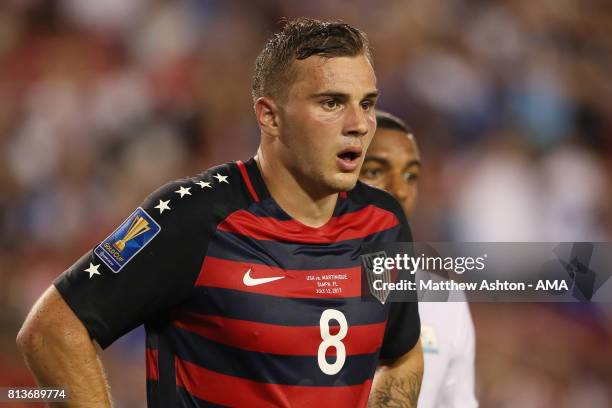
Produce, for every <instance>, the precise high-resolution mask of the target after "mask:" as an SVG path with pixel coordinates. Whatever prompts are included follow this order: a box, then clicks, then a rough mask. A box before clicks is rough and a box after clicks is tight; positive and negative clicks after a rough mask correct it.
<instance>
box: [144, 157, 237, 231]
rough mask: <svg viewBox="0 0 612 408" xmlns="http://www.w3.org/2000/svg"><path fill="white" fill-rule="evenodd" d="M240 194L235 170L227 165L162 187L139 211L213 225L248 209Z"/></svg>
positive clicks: (233, 166)
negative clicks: (234, 213) (242, 209)
mask: <svg viewBox="0 0 612 408" xmlns="http://www.w3.org/2000/svg"><path fill="white" fill-rule="evenodd" d="M244 190H245V189H244V183H243V180H242V178H241V176H240V171H239V169H238V166H237V165H236V163H235V162H229V163H224V164H221V165H218V166H214V167H211V168H209V169H207V170H204V171H203V172H201V173H199V174H197V175H193V176H188V177H184V178H181V179H177V180H173V181H170V182H168V183H166V184H164V185H162V186H161V187H159V188H158V189H157V190H155V191H154V192H153V193H152V194H150V195H149V196H148V197H147V198H146V199H145V201H144V202H143V208H145V209H146V210H147V211H148V212H150V213H151V214H152V215H153V216H154V217H155V218H162V217H161V216H163V215H165V216H166V218H172V219H173V222H177V221H178V222H181V221H185V222H186V223H191V222H196V221H201V220H207V221H213V220H214V219H215V218H219V217H221V218H223V217H224V216H225V215H226V214H228V213H230V212H232V211H235V210H237V209H239V208H242V207H244V206H248V196H247V195H246V194H245V191H244Z"/></svg>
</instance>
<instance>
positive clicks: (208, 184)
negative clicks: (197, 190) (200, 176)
mask: <svg viewBox="0 0 612 408" xmlns="http://www.w3.org/2000/svg"><path fill="white" fill-rule="evenodd" d="M196 184H197V185H198V186H200V187H201V188H204V187H208V188H212V187H211V186H210V183H209V182H208V181H198V182H197V183H196Z"/></svg>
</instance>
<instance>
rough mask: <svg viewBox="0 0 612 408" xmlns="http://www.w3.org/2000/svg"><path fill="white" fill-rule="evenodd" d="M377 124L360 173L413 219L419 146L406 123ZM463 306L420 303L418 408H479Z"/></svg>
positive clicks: (382, 116)
mask: <svg viewBox="0 0 612 408" xmlns="http://www.w3.org/2000/svg"><path fill="white" fill-rule="evenodd" d="M376 119H377V122H378V127H377V130H376V137H375V138H374V140H373V141H372V144H371V145H370V147H369V149H368V152H367V154H366V157H365V160H364V163H363V166H362V168H361V181H364V182H365V183H368V184H370V185H373V186H377V187H379V188H382V189H384V190H386V191H389V192H390V193H391V194H393V195H394V196H395V197H396V198H397V199H398V201H399V202H400V203H401V204H402V207H403V209H404V212H405V213H406V216H408V217H410V215H411V214H412V211H413V208H414V204H415V202H416V198H417V195H418V180H419V173H420V169H421V158H420V154H419V149H418V146H417V144H416V140H415V138H414V135H413V134H412V131H410V130H409V129H408V127H407V126H406V124H405V123H404V122H403V121H402V120H401V119H399V118H397V117H395V116H393V115H391V114H389V113H387V112H382V111H378V112H377V114H376ZM463 300H464V301H463V302H453V303H442V302H420V303H419V314H420V317H421V323H422V328H421V343H422V346H423V353H424V359H425V373H424V375H423V383H422V386H421V393H420V395H419V402H418V406H419V408H432V407H436V408H447V407H448V408H451V407H454V408H473V407H477V406H478V402H477V400H476V398H475V396H474V348H475V347H474V325H473V323H472V319H471V316H470V310H469V307H468V305H467V303H466V302H465V297H464V295H463ZM407 380H408V381H410V379H409V378H408V379H407Z"/></svg>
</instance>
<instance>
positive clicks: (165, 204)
mask: <svg viewBox="0 0 612 408" xmlns="http://www.w3.org/2000/svg"><path fill="white" fill-rule="evenodd" d="M169 203H170V200H168V201H162V200H159V204H157V205H156V206H155V207H153V208H157V209H158V210H159V213H160V214H161V213H163V212H164V210H168V211H170V206H169V205H168V204H169Z"/></svg>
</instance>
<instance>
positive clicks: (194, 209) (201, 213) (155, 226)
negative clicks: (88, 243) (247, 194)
mask: <svg viewBox="0 0 612 408" xmlns="http://www.w3.org/2000/svg"><path fill="white" fill-rule="evenodd" d="M190 184H191V183H190V182H189V180H187V179H185V180H182V181H177V182H173V183H169V184H168V185H166V186H164V187H162V188H161V189H159V190H158V191H156V192H155V193H153V194H152V195H151V196H149V197H148V198H147V199H146V200H145V201H144V202H143V203H142V205H141V206H140V207H138V208H137V209H136V210H135V211H134V212H133V213H132V214H131V215H129V216H128V217H127V218H126V220H125V221H124V222H122V223H121V224H120V225H119V227H118V228H117V229H116V230H115V231H113V232H112V233H111V234H110V235H109V236H108V237H107V238H106V239H105V240H104V241H102V242H101V243H100V244H99V245H96V247H94V248H93V249H92V250H91V251H89V252H88V253H86V254H84V255H83V256H82V257H81V259H79V260H78V261H77V262H76V263H75V264H74V265H72V266H71V267H70V268H69V269H68V270H66V271H65V272H64V273H63V274H62V275H60V276H59V277H58V278H57V279H56V280H55V281H54V285H55V287H56V288H57V290H58V291H59V293H60V294H61V295H62V297H63V298H64V300H65V301H66V303H67V304H68V305H69V306H70V308H71V309H72V311H73V312H74V313H75V314H76V316H77V317H78V318H79V319H80V320H81V322H82V323H83V324H84V325H85V327H86V328H87V330H88V331H89V333H90V335H91V337H92V338H93V339H95V340H96V341H97V342H98V344H100V346H101V347H103V348H106V347H107V346H109V345H110V344H111V343H113V342H114V341H115V340H116V339H117V338H119V337H121V336H122V335H123V334H125V333H127V332H128V331H130V330H132V329H133V328H135V327H137V326H139V325H141V324H143V323H145V322H149V321H151V320H153V319H155V318H157V317H159V316H160V315H161V314H163V313H164V312H166V311H168V310H170V309H172V308H173V307H176V306H177V305H178V304H180V303H181V302H182V301H184V300H185V299H186V298H187V297H188V295H189V293H190V291H191V289H192V288H193V285H194V283H195V281H196V279H197V276H198V274H199V271H200V267H201V264H202V260H203V257H204V254H205V250H206V245H207V240H208V236H207V235H208V233H207V230H206V224H205V223H204V222H203V220H205V219H206V206H202V205H196V202H197V200H196V199H194V198H193V197H188V195H189V194H188V193H189V192H190V191H189V188H190V186H189V185H190ZM181 188H183V189H184V190H183V193H182V194H181V193H178V191H180V189H181ZM185 190H187V192H185ZM183 196H184V199H183Z"/></svg>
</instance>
